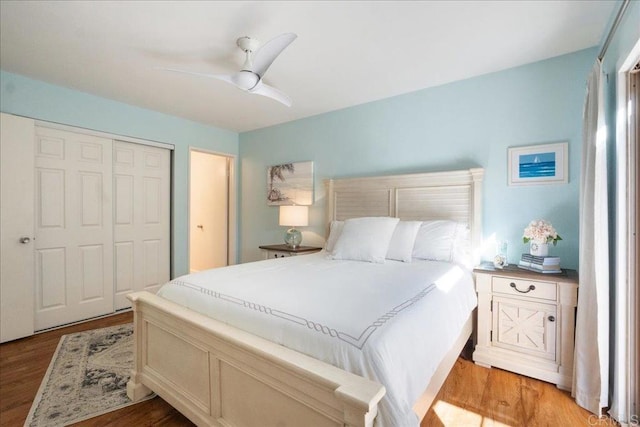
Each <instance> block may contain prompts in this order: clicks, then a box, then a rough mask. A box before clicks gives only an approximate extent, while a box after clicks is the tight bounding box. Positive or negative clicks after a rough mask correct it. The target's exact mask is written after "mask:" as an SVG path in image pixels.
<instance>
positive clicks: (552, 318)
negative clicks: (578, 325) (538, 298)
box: [547, 316, 556, 322]
mask: <svg viewBox="0 0 640 427" xmlns="http://www.w3.org/2000/svg"><path fill="white" fill-rule="evenodd" d="M547 319H549V322H555V321H556V318H555V317H553V316H549V317H547Z"/></svg>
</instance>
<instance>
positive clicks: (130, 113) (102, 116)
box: [0, 71, 238, 276]
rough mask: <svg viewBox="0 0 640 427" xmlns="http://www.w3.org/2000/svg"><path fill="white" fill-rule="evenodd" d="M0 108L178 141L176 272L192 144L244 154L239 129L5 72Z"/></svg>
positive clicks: (183, 263) (184, 239)
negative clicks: (135, 105) (205, 122)
mask: <svg viewBox="0 0 640 427" xmlns="http://www.w3.org/2000/svg"><path fill="white" fill-rule="evenodd" d="M0 111H2V112H5V113H10V114H15V115H19V116H25V117H31V118H34V119H38V120H45V121H50V122H56V123H63V124H66V125H72V126H77V127H81V128H86V129H93V130H97V131H102V132H109V133H113V134H116V135H123V136H131V137H135V138H141V139H148V140H152V141H158V142H166V143H170V144H174V145H175V151H174V153H173V178H174V180H173V187H172V204H173V206H172V209H173V210H172V218H173V224H172V231H171V238H172V244H173V257H172V258H173V259H172V271H173V275H174V276H178V275H182V274H186V273H187V272H188V260H187V248H188V221H189V218H188V214H187V204H188V191H187V190H188V162H189V147H190V146H191V147H197V148H204V149H207V150H212V151H216V152H220V153H225V154H229V155H233V156H237V155H238V134H237V133H235V132H231V131H227V130H223V129H218V128H215V127H212V126H206V125H203V124H199V123H195V122H191V121H188V120H184V119H180V118H177V117H174V116H169V115H166V114H162V113H158V112H155V111H150V110H145V109H143V108H138V107H133V106H131V105H127V104H123V103H121V102H115V101H112V100H109V99H105V98H100V97H97V96H94V95H89V94H86V93H82V92H78V91H75V90H71V89H67V88H63V87H60V86H55V85H51V84H47V83H44V82H41V81H37V80H32V79H29V78H26V77H23V76H19V75H16V74H11V73H7V72H4V71H0Z"/></svg>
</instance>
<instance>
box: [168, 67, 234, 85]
mask: <svg viewBox="0 0 640 427" xmlns="http://www.w3.org/2000/svg"><path fill="white" fill-rule="evenodd" d="M158 69H159V70H164V71H172V72H174V73H182V74H190V75H192V76H199V77H207V78H210V79H218V80H222V81H225V82H227V83H231V84H232V85H234V86H236V82H234V81H233V76H231V75H228V74H208V73H199V72H197V71H187V70H177V69H175V68H161V67H159V68H158Z"/></svg>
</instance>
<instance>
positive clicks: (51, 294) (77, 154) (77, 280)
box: [35, 127, 113, 330]
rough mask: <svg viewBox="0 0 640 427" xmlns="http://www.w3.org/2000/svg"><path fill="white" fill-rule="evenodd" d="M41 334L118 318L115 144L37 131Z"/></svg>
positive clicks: (38, 320)
mask: <svg viewBox="0 0 640 427" xmlns="http://www.w3.org/2000/svg"><path fill="white" fill-rule="evenodd" d="M35 139H36V141H35V237H36V241H35V329H36V330H41V329H46V328H49V327H52V326H58V325H62V324H65V323H70V322H74V321H78V320H82V319H87V318H90V317H94V316H98V315H102V314H106V313H110V312H112V311H113V246H112V243H113V225H112V209H111V196H112V194H111V186H112V174H111V169H112V165H111V157H112V141H111V140H110V139H106V138H99V137H95V136H89V135H83V134H76V133H72V132H67V131H62V130H55V129H49V128H42V127H36V138H35Z"/></svg>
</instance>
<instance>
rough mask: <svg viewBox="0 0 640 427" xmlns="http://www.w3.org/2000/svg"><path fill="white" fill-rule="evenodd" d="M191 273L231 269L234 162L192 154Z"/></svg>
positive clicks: (205, 153) (206, 155)
mask: <svg viewBox="0 0 640 427" xmlns="http://www.w3.org/2000/svg"><path fill="white" fill-rule="evenodd" d="M189 168H190V171H189V272H190V273H195V272H198V271H202V270H208V269H211V268H218V267H225V266H227V265H229V263H230V262H229V261H230V260H229V254H230V246H231V245H230V230H231V227H230V224H231V221H230V218H231V215H230V212H231V211H232V209H231V206H232V203H231V199H232V197H230V196H231V191H230V189H231V182H232V168H233V158H231V157H229V156H225V155H222V154H217V153H211V152H207V151H203V150H196V149H191V150H190V158H189Z"/></svg>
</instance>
